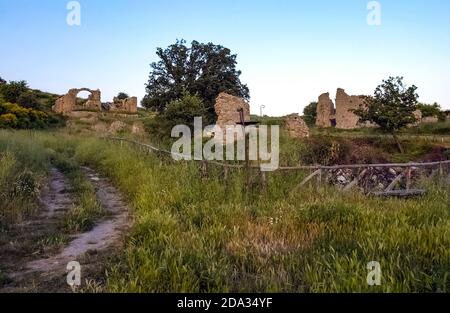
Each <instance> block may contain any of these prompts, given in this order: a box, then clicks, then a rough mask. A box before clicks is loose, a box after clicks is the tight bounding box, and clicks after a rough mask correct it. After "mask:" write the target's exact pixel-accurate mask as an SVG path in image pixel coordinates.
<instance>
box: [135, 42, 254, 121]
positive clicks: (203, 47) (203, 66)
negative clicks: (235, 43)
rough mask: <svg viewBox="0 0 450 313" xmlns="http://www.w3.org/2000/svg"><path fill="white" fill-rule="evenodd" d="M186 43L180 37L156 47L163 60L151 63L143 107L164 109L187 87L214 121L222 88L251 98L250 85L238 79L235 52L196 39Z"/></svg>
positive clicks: (208, 117) (236, 94)
mask: <svg viewBox="0 0 450 313" xmlns="http://www.w3.org/2000/svg"><path fill="white" fill-rule="evenodd" d="M185 43H186V42H185V41H184V40H180V41H177V42H176V43H175V44H173V45H171V46H169V47H168V48H166V49H162V48H158V49H157V52H156V54H157V55H158V57H159V59H160V60H159V61H158V62H154V63H152V64H151V68H152V70H151V72H150V77H149V81H148V83H147V88H146V90H147V94H146V96H145V97H144V99H143V101H142V105H143V106H144V107H146V108H148V109H153V110H156V111H158V112H163V111H164V110H165V109H166V108H167V106H168V105H169V103H170V102H171V101H173V100H177V99H179V98H180V97H181V96H182V93H183V92H184V91H187V92H189V93H190V94H196V95H198V97H200V99H201V100H202V101H203V102H204V104H205V106H206V108H207V110H206V114H205V116H204V117H205V118H207V119H209V120H210V121H213V120H214V117H215V112H214V102H215V99H216V97H217V95H218V94H219V93H220V92H227V93H229V94H232V95H235V96H240V97H243V98H245V99H247V100H248V99H249V97H250V96H249V89H248V87H247V86H246V85H245V84H243V83H242V82H241V81H240V79H239V76H240V75H241V72H240V71H239V70H237V69H236V63H237V62H236V55H235V54H231V51H230V50H229V49H228V48H225V47H223V46H220V45H215V44H212V43H208V44H203V43H199V42H197V41H193V42H192V44H191V47H187V46H186V45H185Z"/></svg>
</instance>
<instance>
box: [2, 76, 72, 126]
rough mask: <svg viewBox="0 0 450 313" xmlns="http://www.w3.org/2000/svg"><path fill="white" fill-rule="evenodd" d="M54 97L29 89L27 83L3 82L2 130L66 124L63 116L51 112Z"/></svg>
mask: <svg viewBox="0 0 450 313" xmlns="http://www.w3.org/2000/svg"><path fill="white" fill-rule="evenodd" d="M54 100H55V96H54V95H50V94H46V93H43V92H41V91H37V90H32V89H29V88H28V85H27V83H26V81H18V82H14V81H11V82H9V83H7V82H6V81H4V80H2V83H1V84H0V128H13V129H31V128H40V129H42V128H48V127H57V126H61V125H63V124H64V120H63V118H62V117H61V116H59V115H56V114H54V113H53V112H51V111H50V109H49V107H51V105H53V103H54Z"/></svg>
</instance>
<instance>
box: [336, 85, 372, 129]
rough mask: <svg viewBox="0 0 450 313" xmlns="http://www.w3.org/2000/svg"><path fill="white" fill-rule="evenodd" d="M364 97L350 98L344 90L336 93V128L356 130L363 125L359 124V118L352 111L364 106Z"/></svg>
mask: <svg viewBox="0 0 450 313" xmlns="http://www.w3.org/2000/svg"><path fill="white" fill-rule="evenodd" d="M364 102H365V99H364V96H349V95H348V94H347V93H346V92H345V90H344V89H341V88H339V89H338V90H337V92H336V128H339V129H355V128H360V127H362V126H363V125H360V123H359V117H358V116H357V115H356V114H354V113H353V112H352V110H356V109H359V108H360V106H364Z"/></svg>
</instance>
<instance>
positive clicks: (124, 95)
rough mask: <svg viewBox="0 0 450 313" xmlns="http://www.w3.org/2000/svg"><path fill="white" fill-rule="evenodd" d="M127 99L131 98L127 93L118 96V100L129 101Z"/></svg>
mask: <svg viewBox="0 0 450 313" xmlns="http://www.w3.org/2000/svg"><path fill="white" fill-rule="evenodd" d="M127 98H129V96H128V94H127V93H125V92H119V93H118V94H117V99H119V100H125V99H127Z"/></svg>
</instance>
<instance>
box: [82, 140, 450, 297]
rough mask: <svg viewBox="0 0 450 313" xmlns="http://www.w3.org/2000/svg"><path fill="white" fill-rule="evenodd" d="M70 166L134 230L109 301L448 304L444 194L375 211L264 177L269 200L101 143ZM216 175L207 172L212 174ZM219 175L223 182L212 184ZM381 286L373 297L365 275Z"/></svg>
mask: <svg viewBox="0 0 450 313" xmlns="http://www.w3.org/2000/svg"><path fill="white" fill-rule="evenodd" d="M75 158H76V159H77V160H78V161H80V162H85V163H87V164H90V165H91V166H95V167H97V168H99V169H101V170H102V171H103V172H104V173H105V174H107V175H108V176H109V177H111V178H112V179H113V180H114V182H115V183H116V184H117V185H118V186H119V187H120V189H121V190H122V191H123V192H125V193H126V194H127V195H128V197H129V200H130V202H131V203H132V207H133V208H134V216H135V219H136V222H135V226H134V227H133V230H132V232H131V234H130V235H129V236H128V238H127V241H126V248H125V250H124V253H123V255H122V256H121V258H120V261H119V262H118V263H114V264H112V265H111V266H110V268H109V270H108V280H107V288H108V290H110V291H137V292H144V291H147V292H148V291H149V292H166V291H179V292H215V291H225V292H227V291H237V292H253V291H285V292H373V291H379V292H432V291H441V292H446V291H448V289H449V287H450V280H449V269H450V236H449V234H450V219H449V217H450V193H449V190H448V187H447V189H443V188H442V187H437V186H435V185H433V184H430V185H429V186H428V189H429V193H428V195H427V196H426V197H424V198H421V199H416V200H398V199H390V200H381V199H378V198H368V197H366V196H364V195H361V194H358V193H353V194H342V193H339V192H338V191H336V190H334V189H332V188H323V189H321V190H319V191H313V190H311V189H308V188H306V189H303V190H299V191H298V192H295V193H292V192H290V190H291V189H292V187H293V186H295V183H298V181H299V177H296V175H293V174H291V175H288V176H286V175H285V174H283V175H280V174H271V176H270V177H269V186H270V188H269V190H268V191H267V193H266V194H263V193H261V192H260V189H258V188H254V189H253V190H251V191H250V192H251V193H252V196H251V197H249V196H248V194H245V193H243V191H242V190H243V189H242V185H243V177H242V174H241V173H235V174H234V175H232V176H231V177H230V178H229V180H228V181H227V182H225V181H224V180H223V176H222V175H220V173H216V175H212V174H211V176H210V177H208V178H204V177H202V175H201V172H200V171H199V170H198V168H197V166H196V165H193V164H187V163H181V164H169V163H163V162H161V161H160V160H159V159H158V158H156V157H154V156H146V155H143V154H139V153H137V152H136V151H135V150H134V149H133V148H130V147H123V148H119V147H118V146H117V145H112V144H108V143H104V142H99V141H98V140H95V139H91V140H85V141H83V142H80V143H79V144H78V145H77V147H76V149H75ZM211 173H212V172H211ZM218 174H219V175H218ZM371 261H378V262H379V263H380V264H381V266H382V273H383V280H382V285H381V286H378V287H369V286H368V284H367V282H366V278H367V274H368V270H367V269H366V266H367V264H368V263H369V262H371Z"/></svg>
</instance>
